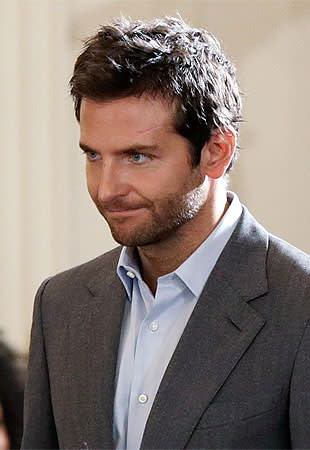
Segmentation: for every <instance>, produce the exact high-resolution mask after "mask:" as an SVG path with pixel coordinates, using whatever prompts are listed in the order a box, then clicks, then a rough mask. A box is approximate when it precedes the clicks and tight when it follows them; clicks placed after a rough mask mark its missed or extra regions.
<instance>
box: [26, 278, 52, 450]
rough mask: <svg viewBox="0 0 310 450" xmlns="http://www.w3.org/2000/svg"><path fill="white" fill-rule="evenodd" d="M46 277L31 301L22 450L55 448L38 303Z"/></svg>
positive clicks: (40, 299)
mask: <svg viewBox="0 0 310 450" xmlns="http://www.w3.org/2000/svg"><path fill="white" fill-rule="evenodd" d="M47 283H48V280H46V281H44V282H43V283H42V285H41V286H40V288H39V290H38V292H37V295H36V298H35V303H34V312H33V322H32V330H31V342H30V351H29V363H28V376H27V383H26V389H25V400H24V433H23V439H22V445H21V448H22V449H31V450H33V449H58V448H59V446H58V440H57V433H56V427H55V422H54V417H53V408H52V404H51V396H50V386H49V376H48V367H47V360H46V353H45V343H44V329H43V323H42V314H41V313H42V311H41V304H42V298H43V295H44V289H45V287H46V285H47Z"/></svg>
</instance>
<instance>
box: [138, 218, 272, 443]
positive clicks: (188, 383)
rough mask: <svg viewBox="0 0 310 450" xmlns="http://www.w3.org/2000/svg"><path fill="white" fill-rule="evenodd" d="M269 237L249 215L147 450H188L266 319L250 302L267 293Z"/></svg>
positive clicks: (148, 434) (175, 361)
mask: <svg viewBox="0 0 310 450" xmlns="http://www.w3.org/2000/svg"><path fill="white" fill-rule="evenodd" d="M266 251H267V234H266V232H265V230H264V229H263V228H262V227H260V226H259V225H258V224H257V222H255V221H254V219H253V218H252V217H251V216H250V214H249V213H248V212H247V211H246V210H244V212H243V215H242V217H241V220H240V222H239V225H238V227H237V228H236V230H235V232H234V234H233V235H232V237H231V239H230V241H229V243H228V244H227V246H226V247H225V249H224V251H223V253H222V255H221V257H220V258H219V260H218V262H217V264H216V266H215V268H214V270H213V272H212V274H211V275H210V277H209V280H208V282H207V284H206V286H205V289H204V291H203V293H202V295H201V297H200V299H199V301H198V302H197V305H196V307H195V309H194V311H193V314H192V316H191V318H190V320H189V322H188V324H187V326H186V328H185V330H184V333H183V335H182V337H181V339H180V341H179V343H178V345H177V348H176V350H175V352H174V355H173V357H172V359H171V361H170V364H169V366H168V368H167V370H166V373H165V375H164V378H163V380H162V383H161V385H160V387H159V390H158V393H157V396H156V399H155V401H154V404H153V407H152V410H151V413H150V416H149V419H148V422H147V425H146V429H145V433H144V437H143V441H142V446H141V448H142V449H155V448H161V449H168V448H184V447H185V446H186V443H187V441H188V440H189V438H190V436H191V433H192V432H193V430H194V428H195V426H196V424H197V422H198V421H199V418H200V417H201V415H202V414H203V412H204V411H205V409H206V408H207V407H208V405H209V404H210V402H211V401H212V399H213V398H214V396H215V395H216V393H217V392H218V391H219V389H220V388H221V386H222V385H223V383H224V382H225V380H226V379H227V377H228V376H229V374H230V373H231V371H232V370H233V369H234V367H235V366H236V364H237V363H238V361H239V360H240V358H241V357H242V355H243V354H244V352H245V351H246V350H247V348H248V347H249V345H250V344H251V343H252V341H253V340H254V339H255V337H256V335H257V334H258V333H259V332H260V330H261V328H262V327H263V325H264V323H265V320H264V318H263V317H261V315H260V314H259V313H258V312H257V311H256V310H255V309H253V308H252V307H251V306H250V305H249V304H248V301H249V300H251V299H254V298H256V297H257V296H259V295H262V294H264V293H265V292H266V291H267V281H266V275H265V264H266V263H265V260H266Z"/></svg>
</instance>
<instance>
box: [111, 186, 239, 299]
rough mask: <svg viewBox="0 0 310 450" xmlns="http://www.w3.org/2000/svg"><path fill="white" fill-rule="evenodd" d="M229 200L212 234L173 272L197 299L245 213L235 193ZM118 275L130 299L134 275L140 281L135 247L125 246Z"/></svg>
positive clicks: (228, 195)
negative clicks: (242, 214)
mask: <svg viewBox="0 0 310 450" xmlns="http://www.w3.org/2000/svg"><path fill="white" fill-rule="evenodd" d="M227 199H228V201H229V202H230V205H229V207H228V209H227V211H226V213H225V214H224V216H223V217H222V219H221V220H220V222H219V223H218V224H217V226H216V227H215V228H214V230H213V231H212V233H211V234H210V235H209V236H208V237H207V239H206V240H205V241H203V243H202V244H201V245H200V246H199V247H198V248H197V249H196V250H195V252H194V253H192V254H191V255H190V256H189V257H188V258H187V259H186V260H185V261H184V262H183V263H182V264H181V266H179V267H178V268H177V269H176V270H175V271H174V273H175V274H176V275H177V276H178V278H179V279H180V280H181V281H182V282H183V283H184V284H185V285H186V286H187V288H188V289H189V290H190V291H191V292H192V293H193V294H194V296H195V297H196V298H197V297H199V296H200V294H201V292H202V290H203V288H204V285H205V283H206V281H207V279H208V277H209V275H210V273H211V272H212V270H213V268H214V266H215V264H216V262H217V260H218V258H219V256H220V254H221V253H222V251H223V249H224V247H225V245H226V244H227V242H228V241H229V239H230V237H231V235H232V233H233V232H234V230H235V228H236V226H237V223H238V220H239V218H240V216H241V213H242V206H241V203H240V201H239V199H238V196H237V195H236V194H235V193H233V192H230V191H228V192H227ZM197 268H199V270H197ZM117 275H118V276H119V278H120V280H121V281H122V283H123V285H124V287H125V289H126V292H127V295H128V298H129V299H131V292H132V282H133V278H135V277H137V279H138V280H141V274H140V270H139V265H138V262H137V258H136V256H135V250H134V249H133V248H132V247H123V248H122V251H121V254H120V257H119V261H118V265H117Z"/></svg>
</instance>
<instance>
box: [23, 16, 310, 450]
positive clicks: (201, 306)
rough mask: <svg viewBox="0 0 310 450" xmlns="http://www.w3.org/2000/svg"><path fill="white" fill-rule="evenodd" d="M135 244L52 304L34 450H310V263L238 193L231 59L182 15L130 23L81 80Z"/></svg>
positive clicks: (83, 113)
mask: <svg viewBox="0 0 310 450" xmlns="http://www.w3.org/2000/svg"><path fill="white" fill-rule="evenodd" d="M71 93H72V95H73V98H74V102H75V113H76V117H77V120H78V121H79V124H80V132H81V135H80V147H81V148H82V150H83V151H84V152H85V154H86V173H87V184H88V190H89V193H90V195H91V197H92V199H93V201H94V202H95V204H96V206H97V208H98V210H99V212H100V213H101V214H102V216H103V217H104V218H105V220H106V221H107V222H108V224H109V227H110V229H111V232H112V235H113V237H114V239H115V240H116V241H117V242H119V243H120V244H121V245H122V247H119V248H117V249H115V250H112V251H111V252H109V253H107V254H105V255H102V256H100V257H99V258H96V259H95V260H93V261H90V262H88V263H86V264H84V265H82V266H79V267H76V268H73V269H71V270H69V271H66V272H64V273H62V274H59V275H57V276H55V277H53V278H51V279H49V280H47V281H45V282H44V283H43V284H42V286H41V288H40V289H39V291H38V294H37V297H36V302H35V310H34V319H33V329H32V340H31V351H30V361H29V377H28V384H27V390H26V400H25V430H24V437H23V445H22V447H23V448H27V449H34V448H35V449H39V448H40V449H42V448H62V449H77V448H83V449H86V448H89V449H99V448H100V449H109V448H112V447H114V448H117V449H139V448H143V449H179V448H191V449H198V448H199V449H202V448H308V447H309V446H310V427H309V418H310V390H309V382H308V377H309V369H310V356H309V355H310V327H309V317H310V302H309V300H310V299H309V268H310V267H309V257H308V256H307V255H305V254H304V253H302V252H301V251H299V250H297V249H295V248H293V247H291V246H290V245H289V244H287V243H285V242H283V241H281V240H279V239H278V238H276V237H274V236H271V235H270V234H268V232H267V231H266V230H265V229H264V228H263V227H262V226H261V225H259V224H258V223H257V222H256V221H255V219H254V218H253V217H252V216H251V215H250V213H249V212H248V211H247V210H246V208H245V207H243V206H241V204H240V202H239V200H238V198H237V196H236V195H235V194H233V193H231V192H227V191H226V187H225V186H226V185H225V179H226V177H227V173H228V172H229V171H230V169H231V167H232V165H233V163H234V160H235V159H236V146H237V144H236V141H237V135H238V128H239V123H240V121H241V100H240V94H239V89H238V84H237V80H236V75H235V70H234V67H233V66H232V64H231V63H230V62H229V61H228V60H227V58H226V57H225V55H224V54H223V52H222V50H221V48H220V45H219V43H218V42H217V41H216V39H215V38H214V37H212V36H211V35H210V34H209V33H208V32H207V31H205V30H199V29H195V28H191V27H189V26H188V25H186V24H185V23H184V22H183V21H182V20H181V19H175V18H165V19H161V20H154V21H151V22H147V23H143V22H139V21H137V22H134V21H127V20H125V19H121V20H118V21H116V22H114V24H113V25H110V26H103V27H102V28H101V29H100V30H99V32H98V33H97V34H96V35H95V36H94V37H93V38H91V39H90V40H88V41H87V42H86V44H85V48H84V51H83V53H82V54H81V55H80V56H79V57H78V59H77V61H76V64H75V68H74V74H73V77H72V79H71Z"/></svg>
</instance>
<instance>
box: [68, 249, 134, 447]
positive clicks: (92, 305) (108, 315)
mask: <svg viewBox="0 0 310 450" xmlns="http://www.w3.org/2000/svg"><path fill="white" fill-rule="evenodd" d="M117 257H118V255H117ZM117 257H115V258H114V259H113V261H112V260H111V265H109V264H105V265H104V267H102V270H101V271H100V270H99V271H98V272H99V273H98V274H97V275H96V276H95V277H93V279H92V280H91V281H90V282H89V283H88V291H86V290H85V297H84V299H83V302H80V303H79V307H77V308H76V309H75V310H74V311H72V315H71V321H70V332H69V341H70V342H69V348H70V353H69V364H70V366H71V370H70V373H73V374H76V376H73V378H72V380H71V382H70V390H71V398H72V401H73V403H75V406H76V407H75V409H73V411H74V413H73V414H74V419H75V425H74V426H75V433H76V438H77V441H78V445H79V448H83V449H84V448H85V449H86V448H113V436H112V424H113V401H114V381H115V369H116V362H117V353H118V345H119V338H120V329H121V322H122V315H123V307H124V303H125V301H126V293H125V291H124V288H123V285H122V284H121V282H120V281H119V279H118V277H117V275H116V264H117Z"/></svg>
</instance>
